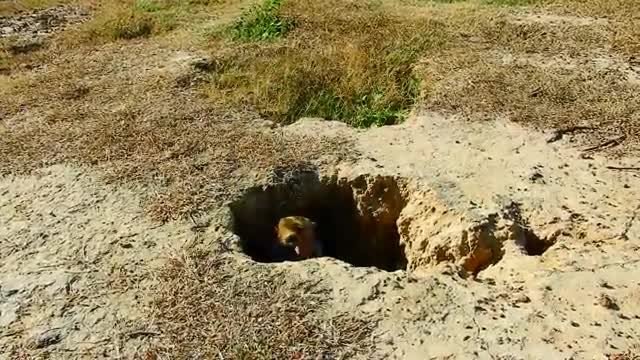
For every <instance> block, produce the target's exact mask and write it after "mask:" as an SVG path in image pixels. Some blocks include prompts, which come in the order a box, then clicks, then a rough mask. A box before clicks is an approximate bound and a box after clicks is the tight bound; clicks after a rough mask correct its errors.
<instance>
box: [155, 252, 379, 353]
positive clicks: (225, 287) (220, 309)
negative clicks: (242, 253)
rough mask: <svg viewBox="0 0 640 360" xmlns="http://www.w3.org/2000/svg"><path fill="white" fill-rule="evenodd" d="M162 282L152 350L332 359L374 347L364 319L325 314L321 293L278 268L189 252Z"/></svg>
mask: <svg viewBox="0 0 640 360" xmlns="http://www.w3.org/2000/svg"><path fill="white" fill-rule="evenodd" d="M245 266H246V265H245ZM161 283H162V286H161V287H160V289H159V293H158V300H157V301H156V302H155V303H154V306H153V318H154V319H156V324H155V325H156V326H157V327H158V328H159V329H162V334H163V335H162V337H161V338H160V339H158V340H157V343H156V346H154V349H153V350H150V351H149V352H148V354H153V355H154V356H160V357H162V356H163V355H167V356H170V358H172V359H192V358H194V357H196V358H205V359H214V358H224V359H308V358H318V356H320V357H321V358H331V359H337V358H345V357H349V356H350V355H353V354H354V353H362V352H365V353H367V352H368V351H370V350H371V346H372V345H373V344H372V339H371V331H372V327H371V324H372V322H371V321H368V322H364V321H361V320H356V319H355V318H353V317H352V316H351V315H347V314H343V315H339V316H336V317H327V316H326V315H324V314H322V311H323V308H324V306H326V304H325V303H326V299H327V296H326V293H325V291H324V290H323V289H321V288H319V287H318V286H310V285H309V284H308V283H304V282H302V281H301V280H300V279H298V278H297V277H296V276H295V275H294V274H292V273H291V272H286V271H285V270H280V271H279V270H275V269H273V268H272V267H269V266H266V265H256V266H252V270H251V272H247V271H246V268H243V267H242V265H241V264H240V263H238V260H234V259H233V258H228V257H221V256H215V257H214V256H211V254H206V253H199V254H198V253H194V254H192V255H191V256H187V257H186V258H183V259H174V260H172V261H171V262H170V265H169V266H168V267H166V268H165V269H164V270H163V272H162V274H161ZM147 356H149V355H147Z"/></svg>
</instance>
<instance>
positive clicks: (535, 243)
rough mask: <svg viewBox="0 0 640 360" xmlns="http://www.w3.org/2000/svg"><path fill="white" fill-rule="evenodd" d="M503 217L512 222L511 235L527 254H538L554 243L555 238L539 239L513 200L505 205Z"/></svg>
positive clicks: (518, 205)
mask: <svg viewBox="0 0 640 360" xmlns="http://www.w3.org/2000/svg"><path fill="white" fill-rule="evenodd" d="M505 218H506V219H508V220H510V221H511V222H512V224H511V229H510V231H511V237H512V238H514V239H515V241H516V243H517V244H518V245H519V246H520V248H522V250H523V251H524V253H526V254H527V255H529V256H540V255H542V254H544V252H545V251H547V250H548V249H549V248H550V247H551V246H552V245H553V244H555V238H550V239H541V238H540V237H539V236H538V235H536V233H535V232H534V231H533V229H531V227H530V226H529V224H528V222H527V221H526V220H525V219H523V218H522V214H521V211H520V204H518V203H515V202H514V203H511V204H510V205H509V206H507V207H506V208H505Z"/></svg>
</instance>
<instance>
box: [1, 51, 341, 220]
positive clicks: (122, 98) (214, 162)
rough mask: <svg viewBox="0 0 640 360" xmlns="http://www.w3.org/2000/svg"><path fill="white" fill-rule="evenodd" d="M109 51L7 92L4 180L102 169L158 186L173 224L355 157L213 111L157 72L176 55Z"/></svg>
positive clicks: (156, 202)
mask: <svg viewBox="0 0 640 360" xmlns="http://www.w3.org/2000/svg"><path fill="white" fill-rule="evenodd" d="M103 51H104V52H96V51H92V50H91V49H89V50H88V52H85V51H81V52H78V53H76V54H75V55H74V56H73V57H71V56H70V54H67V56H66V57H62V58H60V59H59V61H60V63H58V64H50V67H51V68H50V70H51V72H45V73H42V74H39V75H34V76H29V77H21V78H16V79H13V80H12V81H10V82H6V83H3V84H2V86H0V95H2V96H1V98H2V100H0V116H2V117H3V119H4V121H3V125H4V126H2V127H0V134H1V136H2V141H0V171H1V172H2V173H4V174H6V173H17V172H23V171H30V170H31V169H34V168H38V167H41V166H45V165H47V164H53V163H58V162H72V163H78V164H85V165H95V166H99V167H101V168H102V169H104V171H105V173H106V175H107V178H108V179H110V180H114V181H125V182H131V181H136V182H137V183H140V184H147V185H151V186H153V191H151V192H150V194H149V195H150V198H149V204H148V209H149V210H150V212H151V213H152V214H153V215H154V217H155V218H158V219H161V220H167V219H169V218H175V217H179V216H181V215H184V214H186V213H187V212H194V211H200V210H204V209H207V208H210V207H211V206H213V205H215V204H218V203H219V201H222V200H224V199H226V198H228V197H229V196H233V195H235V194H236V193H237V192H238V191H239V190H240V189H241V188H242V187H243V186H249V185H250V184H251V183H252V182H253V181H256V180H257V179H256V178H257V177H260V176H264V175H265V174H268V173H269V171H270V169H273V168H275V167H279V166H282V165H295V164H298V163H304V162H307V161H310V160H313V159H315V158H317V157H318V156H319V155H320V154H322V153H328V152H331V153H335V154H340V153H343V154H345V156H346V155H348V153H349V152H351V151H349V150H348V146H345V144H343V143H342V141H341V140H339V139H323V138H318V137H300V138H296V139H284V138H283V137H282V136H281V135H280V134H279V133H278V132H265V131H262V129H256V128H255V124H254V123H253V122H252V121H251V119H252V116H253V115H252V114H247V113H237V112H236V113H235V114H234V112H222V111H220V110H216V109H213V108H211V107H209V106H208V105H206V104H204V103H203V101H202V99H200V98H198V97H197V96H196V95H195V94H193V93H192V92H191V91H190V90H189V89H188V88H187V89H184V88H181V87H179V86H178V85H179V84H178V83H177V77H178V75H177V74H173V73H171V72H170V71H162V70H157V71H154V70H155V69H157V68H158V67H161V66H172V63H171V60H170V58H171V57H172V56H175V54H174V53H173V52H172V51H170V50H166V49H161V48H154V49H150V48H149V47H145V46H144V45H143V44H131V45H130V46H125V47H122V46H120V45H117V44H114V45H113V46H112V47H107V48H105V49H103ZM143 53H144V54H146V55H147V56H140V54H143ZM66 61H73V62H77V66H76V67H68V66H67V65H66V64H65V62H66ZM141 68H147V69H149V71H148V72H147V73H146V74H145V75H142V74H141V73H140V69H141ZM185 71H186V74H187V75H189V74H191V71H194V70H193V69H191V68H187V69H185ZM180 74H182V73H180ZM5 86H6V87H5ZM21 109H25V110H26V109H29V110H28V112H25V111H23V110H21ZM253 118H255V117H253Z"/></svg>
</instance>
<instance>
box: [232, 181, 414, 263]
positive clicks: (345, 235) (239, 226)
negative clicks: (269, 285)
mask: <svg viewBox="0 0 640 360" xmlns="http://www.w3.org/2000/svg"><path fill="white" fill-rule="evenodd" d="M404 205H405V200H404V198H403V195H402V191H401V189H400V186H399V184H398V182H397V180H396V179H394V178H392V177H368V176H360V177H358V178H356V179H353V180H349V181H348V180H344V179H337V178H331V179H320V178H319V176H318V174H317V173H315V172H314V171H308V172H303V173H302V174H297V175H296V176H295V177H294V178H293V179H290V180H287V181H285V182H283V183H281V184H277V185H271V186H268V187H265V188H251V189H249V190H248V191H247V192H246V193H245V194H244V195H243V196H242V197H241V198H240V199H238V200H237V201H235V202H233V203H232V204H231V205H230V207H231V212H232V215H233V226H234V229H233V231H234V232H235V233H236V234H237V235H238V236H239V237H240V241H241V246H242V248H243V250H244V252H245V253H246V254H248V255H249V256H251V257H252V258H253V259H254V260H256V261H260V262H277V261H285V260H293V259H294V254H293V250H291V249H289V248H286V247H282V246H280V245H278V242H277V241H276V234H275V231H274V227H275V225H276V224H277V223H278V220H279V219H280V218H281V217H284V216H291V215H299V216H306V217H308V218H310V219H311V220H313V221H315V222H316V223H317V236H318V239H319V241H320V242H321V243H322V246H323V250H324V255H325V256H330V257H334V258H337V259H340V260H343V261H346V262H348V263H351V264H352V265H355V266H375V267H377V268H380V269H383V270H389V271H393V270H398V269H406V265H407V260H406V257H405V255H404V249H403V247H402V246H401V244H400V235H399V234H398V229H397V225H396V222H397V220H398V217H399V216H400V212H401V211H402V208H403V207H404Z"/></svg>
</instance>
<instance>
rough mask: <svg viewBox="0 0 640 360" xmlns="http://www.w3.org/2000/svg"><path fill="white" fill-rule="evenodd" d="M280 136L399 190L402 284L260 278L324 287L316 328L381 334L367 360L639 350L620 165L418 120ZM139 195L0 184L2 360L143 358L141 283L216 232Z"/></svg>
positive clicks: (325, 271)
mask: <svg viewBox="0 0 640 360" xmlns="http://www.w3.org/2000/svg"><path fill="white" fill-rule="evenodd" d="M283 131H286V132H294V133H295V132H299V131H302V132H308V131H311V132H315V133H318V132H323V133H326V134H327V135H331V134H335V133H340V134H342V135H344V134H349V136H352V137H354V139H356V140H357V144H358V145H357V146H358V148H359V150H360V151H361V152H362V154H363V155H362V160H360V161H358V162H356V163H355V164H342V165H339V166H337V167H331V168H324V169H322V172H323V173H325V174H338V176H339V177H340V178H345V179H349V178H353V177H357V176H358V175H360V174H368V175H369V176H374V177H375V176H378V175H389V174H391V175H393V176H395V177H398V178H404V179H409V181H408V182H407V194H409V195H408V198H407V199H408V203H407V205H406V206H405V207H404V209H403V210H402V214H401V215H400V219H399V220H398V221H399V223H406V224H407V225H406V226H401V228H402V229H404V230H402V234H401V242H403V243H404V244H405V248H406V254H407V258H408V260H409V268H410V269H411V270H412V271H409V272H406V271H403V270H398V271H395V272H385V271H381V270H377V269H375V268H356V267H352V266H350V265H349V264H346V263H344V262H341V261H338V260H335V259H328V258H322V259H314V260H309V261H305V262H295V263H290V262H286V263H280V264H275V265H272V267H273V269H274V271H275V270H276V269H281V268H282V267H284V268H286V269H288V270H290V271H294V272H296V273H299V274H300V275H301V276H302V277H303V278H305V279H309V281H311V280H316V279H321V282H322V283H323V285H325V286H326V287H328V288H329V289H331V293H330V294H331V295H330V298H331V301H330V306H329V308H328V309H327V311H328V312H329V313H331V312H336V313H337V312H350V313H354V314H358V316H362V317H364V318H369V317H374V318H378V319H380V320H379V323H378V327H377V329H376V331H375V337H376V343H377V344H378V348H377V349H376V350H375V354H374V355H376V354H377V355H379V356H381V357H388V356H390V357H393V358H403V359H424V358H447V357H451V356H453V358H486V359H491V358H497V357H500V356H507V355H509V356H512V358H536V359H551V358H554V359H555V358H557V359H564V358H567V359H568V358H573V359H591V358H594V356H598V355H602V354H606V353H609V352H616V351H622V350H625V349H627V348H629V347H631V346H633V345H635V344H638V343H640V338H639V337H640V333H639V332H638V329H640V312H639V311H638V309H640V307H639V305H640V303H639V299H640V283H638V282H637V281H636V279H638V278H640V267H638V263H639V262H640V255H638V254H639V253H638V247H639V246H640V243H639V241H640V220H638V219H637V217H638V212H639V210H638V209H639V207H640V200H638V199H640V196H639V194H638V189H640V176H639V174H638V173H637V171H621V170H617V169H608V168H607V166H614V165H615V166H624V165H629V164H624V163H623V162H624V159H622V160H618V162H616V163H615V164H613V163H610V162H609V161H608V160H605V159H599V158H598V157H597V156H593V157H591V158H587V159H585V158H583V157H584V156H582V155H581V152H580V151H579V149H576V148H574V147H572V146H571V144H570V143H569V142H568V141H559V142H555V143H553V144H549V143H547V141H546V140H547V139H548V135H546V134H539V133H533V132H530V131H528V130H524V129H522V128H519V127H517V126H515V125H513V124H510V123H508V122H505V121H501V120H496V121H495V122H491V123H485V124H477V125H470V124H466V123H464V122H462V121H460V120H457V119H455V118H442V117H439V116H436V115H434V114H428V113H425V114H420V115H416V116H414V118H413V119H412V120H411V121H409V122H407V123H406V124H404V125H400V126H393V127H386V128H378V129H372V130H368V131H355V130H352V129H348V128H346V127H345V126H344V125H342V124H339V123H333V122H321V121H316V120H313V119H304V120H301V121H300V122H298V123H296V124H294V125H292V126H290V127H287V128H285V129H284V130H283ZM534 173H535V174H540V175H536V176H532V174H534ZM142 191H143V190H142V189H136V188H135V187H131V188H130V189H123V188H122V187H119V188H115V187H113V186H108V185H105V184H102V183H101V182H100V181H99V180H98V178H97V176H96V175H95V174H94V175H92V172H91V170H89V169H80V168H73V167H70V166H64V165H58V166H53V167H49V168H46V169H42V170H41V171H38V173H37V174H34V175H31V176H27V177H11V176H10V177H5V178H3V179H2V181H1V182H0V223H2V224H3V226H2V246H1V248H0V249H1V251H2V259H3V261H2V263H1V270H2V271H1V272H0V273H1V274H2V275H1V277H0V284H1V286H2V287H1V291H2V293H1V294H2V297H1V298H0V299H1V300H0V301H1V302H0V309H1V312H0V325H2V328H3V333H2V337H1V338H0V347H1V349H2V353H3V354H5V355H4V356H5V357H6V356H7V354H13V355H15V354H19V353H20V349H21V348H22V347H24V348H29V349H34V348H35V349H38V348H40V349H47V353H48V354H49V355H50V356H51V357H53V358H70V357H80V358H82V357H83V356H89V355H88V354H92V355H95V354H100V353H101V354H104V355H107V356H118V355H119V354H120V355H122V356H125V357H127V356H132V354H134V353H137V352H139V351H140V349H144V348H145V347H146V346H148V344H150V343H152V342H153V337H154V334H156V333H155V331H156V330H153V331H151V330H149V326H151V324H152V319H149V318H145V309H146V307H147V301H148V300H149V299H151V298H153V293H154V286H155V285H157V282H156V280H154V276H153V272H154V270H155V269H156V268H157V267H158V265H159V264H161V262H162V261H163V259H165V258H166V257H168V256H172V255H175V254H178V253H179V252H180V249H181V248H183V247H184V246H185V245H186V244H188V243H192V242H201V243H202V242H205V243H206V242H216V241H218V240H216V237H217V238H218V239H220V238H225V237H226V238H228V235H229V234H230V233H229V231H228V230H223V231H222V233H223V234H228V235H227V236H220V233H219V232H217V231H214V229H217V228H218V225H221V226H228V225H227V223H226V222H225V219H226V218H225V217H224V216H219V215H215V216H213V221H212V223H211V224H210V226H209V227H208V228H207V230H206V231H205V232H204V234H205V236H198V234H199V232H197V231H194V230H193V229H194V224H190V223H188V222H170V223H167V224H164V225H162V224H157V223H153V222H151V221H149V220H147V219H146V218H145V216H144V215H143V212H142V208H141V206H140V200H139V199H140V194H141V193H142ZM512 202H517V203H518V204H520V205H519V217H518V219H519V220H518V221H521V222H526V223H527V224H529V225H528V226H529V227H530V228H531V229H532V231H533V232H535V234H536V236H537V237H539V238H542V239H553V245H552V246H551V247H550V248H548V249H547V250H546V251H545V252H544V253H543V254H542V255H539V256H531V255H528V254H527V252H526V251H525V247H526V243H525V244H523V243H521V242H519V241H520V240H519V239H518V238H517V237H516V238H514V237H513V236H509V232H510V231H511V233H510V234H511V235H513V234H514V232H513V230H512V227H509V226H510V224H511V225H512V224H513V222H514V220H513V219H512V218H509V217H508V216H507V215H505V214H506V212H505V208H507V207H508V206H510V205H509V204H511V203H512ZM425 203H428V204H429V205H430V206H424V204H425ZM418 204H423V205H422V206H419V205H418ZM432 207H433V208H437V209H438V211H437V212H436V214H435V215H434V214H433V213H432V211H431V210H430V209H431V208H432ZM440 209H442V210H443V212H442V213H441V212H440ZM221 210H222V212H223V213H224V212H225V210H224V208H222V209H221ZM490 219H497V220H495V228H494V229H493V230H491V231H493V232H494V233H495V236H494V238H495V239H496V241H497V242H499V245H500V247H501V248H502V249H504V254H503V255H502V256H500V257H496V258H493V257H490V258H489V259H488V260H486V264H484V265H486V266H488V267H487V268H483V269H482V270H481V271H479V273H478V275H477V277H466V278H465V277H460V276H459V275H458V273H459V271H460V269H461V268H464V267H465V266H466V265H467V264H469V263H470V260H469V259H470V258H474V259H475V258H477V256H476V257H474V256H473V254H474V253H477V252H478V251H479V250H478V249H481V248H482V247H483V246H484V245H483V244H482V243H481V239H480V240H479V241H480V242H479V243H475V244H474V243H473V242H474V239H476V238H475V237H474V236H473V234H474V232H473V229H474V228H477V226H478V224H483V223H486V222H487V221H490ZM509 229H511V230H509ZM501 231H506V233H507V235H505V236H502V235H500V234H501ZM464 233H467V234H471V235H468V236H463V235H462V234H464ZM207 235H209V236H207ZM214 235H215V236H214ZM523 241H525V242H526V241H528V240H527V239H524V240H523ZM465 242H466V243H468V244H467V245H466V246H465V245H464V244H465ZM442 253H444V254H446V256H442V255H441V254H442ZM439 254H440V255H439ZM233 256H236V257H238V258H239V259H246V256H245V255H243V254H241V253H239V252H236V253H235V255H233ZM243 261H246V264H245V266H246V267H247V270H248V271H250V269H251V266H252V262H251V261H247V260H243ZM471 262H473V261H471ZM6 358H10V357H6Z"/></svg>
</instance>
